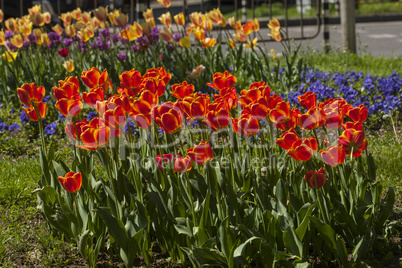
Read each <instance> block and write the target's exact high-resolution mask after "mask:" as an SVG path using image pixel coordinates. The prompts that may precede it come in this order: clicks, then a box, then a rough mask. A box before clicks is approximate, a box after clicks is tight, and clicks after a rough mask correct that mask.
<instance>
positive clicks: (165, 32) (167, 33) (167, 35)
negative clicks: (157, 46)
mask: <svg viewBox="0 0 402 268" xmlns="http://www.w3.org/2000/svg"><path fill="white" fill-rule="evenodd" d="M159 37H160V38H162V39H163V40H165V41H166V42H171V41H173V35H172V31H171V30H170V28H168V27H166V26H164V27H163V29H162V31H160V32H159Z"/></svg>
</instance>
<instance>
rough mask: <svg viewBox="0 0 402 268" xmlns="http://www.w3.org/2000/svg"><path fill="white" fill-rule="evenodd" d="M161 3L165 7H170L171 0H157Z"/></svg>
mask: <svg viewBox="0 0 402 268" xmlns="http://www.w3.org/2000/svg"><path fill="white" fill-rule="evenodd" d="M157 1H158V3H159V4H161V5H162V6H163V7H165V8H168V7H170V4H171V2H170V0H157Z"/></svg>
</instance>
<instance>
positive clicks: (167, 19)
mask: <svg viewBox="0 0 402 268" xmlns="http://www.w3.org/2000/svg"><path fill="white" fill-rule="evenodd" d="M158 19H159V21H160V22H161V23H162V24H163V25H165V26H168V27H170V25H172V17H171V15H170V12H167V13H164V14H162V16H160V17H159V18H158Z"/></svg>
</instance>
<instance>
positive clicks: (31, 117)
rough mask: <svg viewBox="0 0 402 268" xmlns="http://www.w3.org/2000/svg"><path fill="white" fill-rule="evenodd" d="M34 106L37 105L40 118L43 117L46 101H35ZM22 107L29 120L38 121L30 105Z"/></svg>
mask: <svg viewBox="0 0 402 268" xmlns="http://www.w3.org/2000/svg"><path fill="white" fill-rule="evenodd" d="M36 107H38V111H39V116H40V119H42V118H45V116H46V111H47V103H46V102H42V101H41V102H38V103H36ZM22 109H24V111H25V114H26V116H27V117H28V119H29V120H31V121H38V117H37V115H36V112H35V108H33V107H30V108H25V107H22Z"/></svg>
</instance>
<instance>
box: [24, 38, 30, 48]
mask: <svg viewBox="0 0 402 268" xmlns="http://www.w3.org/2000/svg"><path fill="white" fill-rule="evenodd" d="M22 45H23V46H24V47H26V48H28V47H29V46H30V45H31V43H29V41H27V40H25V41H24V42H23V43H22Z"/></svg>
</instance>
